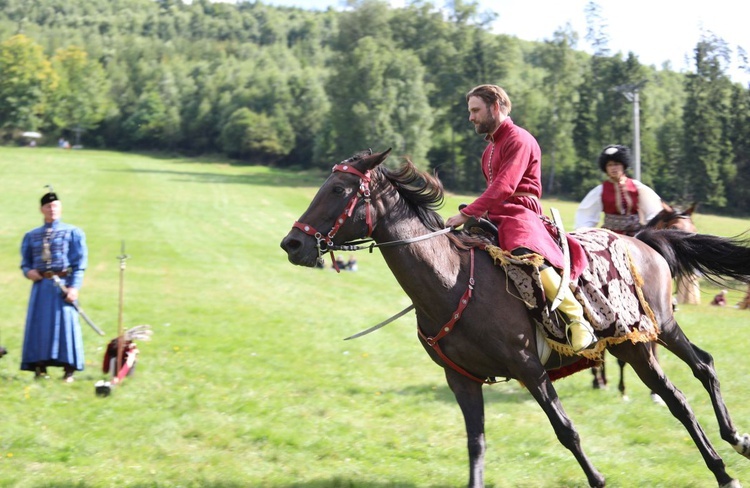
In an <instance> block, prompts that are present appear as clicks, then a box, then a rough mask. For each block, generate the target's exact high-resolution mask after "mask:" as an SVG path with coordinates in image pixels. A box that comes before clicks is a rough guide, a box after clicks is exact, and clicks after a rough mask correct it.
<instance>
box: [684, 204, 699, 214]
mask: <svg viewBox="0 0 750 488" xmlns="http://www.w3.org/2000/svg"><path fill="white" fill-rule="evenodd" d="M696 210H698V202H693V204H692V205H690V207H688V209H687V210H685V211H684V212H682V213H683V214H685V215H693V212H695V211H696Z"/></svg>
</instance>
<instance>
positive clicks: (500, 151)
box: [446, 85, 596, 351]
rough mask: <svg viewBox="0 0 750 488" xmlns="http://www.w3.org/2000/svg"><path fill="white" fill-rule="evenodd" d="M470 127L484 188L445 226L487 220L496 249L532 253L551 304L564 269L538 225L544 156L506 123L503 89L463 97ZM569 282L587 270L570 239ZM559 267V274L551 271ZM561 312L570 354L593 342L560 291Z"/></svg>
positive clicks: (576, 306)
mask: <svg viewBox="0 0 750 488" xmlns="http://www.w3.org/2000/svg"><path fill="white" fill-rule="evenodd" d="M466 102H467V105H468V109H469V122H471V123H472V124H474V129H475V130H476V132H477V134H484V136H485V137H484V138H485V140H486V141H487V143H488V144H487V147H486V148H485V150H484V153H483V154H482V159H481V161H480V164H481V168H482V172H483V174H484V177H485V179H486V180H487V189H486V190H485V191H484V192H483V193H482V194H481V195H480V196H479V197H478V198H477V199H476V200H475V201H474V202H473V203H472V204H471V205H468V206H466V207H465V208H463V209H462V210H461V211H460V213H458V214H456V215H454V216H452V217H450V218H449V219H448V220H447V221H446V225H447V226H449V227H458V226H460V225H463V224H464V223H465V222H466V221H467V220H468V219H469V217H474V218H480V217H487V218H489V220H490V221H492V222H493V223H494V224H495V225H497V227H498V244H499V245H500V247H501V248H502V249H505V250H507V251H510V252H511V253H512V254H514V255H517V256H521V255H525V254H530V253H535V254H538V255H541V256H542V257H544V258H545V264H544V265H542V267H541V268H540V277H541V281H542V287H543V288H544V293H545V295H546V296H547V297H548V298H549V299H552V298H553V297H555V296H556V295H557V293H558V289H559V288H560V283H561V282H562V279H561V277H560V274H559V272H558V271H557V270H562V269H564V268H565V263H564V259H563V253H562V251H561V249H560V246H559V245H558V244H557V242H555V240H554V239H553V237H552V236H551V234H550V231H549V229H548V228H547V225H546V224H545V222H544V221H543V220H542V217H543V212H542V206H541V203H540V198H541V196H542V170H541V166H542V151H541V149H540V148H539V144H538V143H537V141H536V139H534V137H533V136H532V135H531V134H530V133H529V132H528V131H526V130H525V129H522V128H521V127H518V126H517V125H515V124H514V123H513V121H512V120H511V119H510V117H509V115H510V109H511V102H510V98H508V95H507V94H506V93H505V90H503V89H502V88H500V87H499V86H496V85H480V86H477V87H476V88H473V89H472V90H471V91H470V92H469V93H468V94H467V95H466ZM567 240H568V245H569V248H570V256H571V267H570V268H571V269H570V278H571V280H572V281H573V282H575V280H576V279H577V278H578V276H579V275H580V274H581V272H582V271H583V269H584V268H585V266H586V256H585V254H584V252H583V248H582V247H581V245H580V244H579V243H578V242H577V241H575V240H574V239H572V238H571V237H569V236H568V238H567ZM555 268H557V270H556V269H555ZM561 292H562V293H563V295H562V297H563V302H562V303H561V304H560V306H559V308H560V311H561V312H563V313H564V314H565V315H567V317H568V319H569V322H570V323H569V325H568V331H567V333H568V341H569V342H570V345H571V347H572V348H573V350H574V351H580V350H583V349H585V348H587V347H589V346H590V345H591V344H593V343H594V342H596V337H595V336H594V330H593V328H592V327H591V324H589V323H588V321H587V320H586V318H585V317H584V314H583V307H582V306H581V304H580V303H578V300H576V298H575V296H574V295H573V291H572V290H571V289H570V288H566V289H564V290H561Z"/></svg>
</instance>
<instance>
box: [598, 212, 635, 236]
mask: <svg viewBox="0 0 750 488" xmlns="http://www.w3.org/2000/svg"><path fill="white" fill-rule="evenodd" d="M640 224H641V221H640V218H639V217H638V215H637V214H633V215H617V214H604V224H603V225H602V227H604V228H605V229H610V230H613V231H615V232H617V231H631V230H634V229H637V228H638V227H640Z"/></svg>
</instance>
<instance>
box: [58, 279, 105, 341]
mask: <svg viewBox="0 0 750 488" xmlns="http://www.w3.org/2000/svg"><path fill="white" fill-rule="evenodd" d="M52 281H54V282H55V286H57V287H58V288H59V289H60V293H62V295H63V297H65V296H66V295H67V294H68V288H67V287H66V286H65V285H64V284H63V282H62V281H61V280H60V278H59V277H58V276H57V275H53V276H52ZM68 303H70V304H71V305H73V308H75V309H76V312H78V314H79V315H80V316H81V317H83V320H85V321H86V323H87V324H89V325H90V326H91V328H92V329H94V331H95V332H96V333H97V334H99V335H100V336H103V335H104V331H103V330H102V329H100V328H99V327H97V326H96V324H94V322H93V321H92V320H91V319H90V318H89V316H88V315H86V312H84V311H83V309H82V308H81V306H80V305H78V301H75V302H68Z"/></svg>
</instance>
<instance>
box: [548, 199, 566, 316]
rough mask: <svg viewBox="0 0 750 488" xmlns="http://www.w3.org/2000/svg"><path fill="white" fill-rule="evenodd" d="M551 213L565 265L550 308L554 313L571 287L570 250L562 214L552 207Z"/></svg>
mask: <svg viewBox="0 0 750 488" xmlns="http://www.w3.org/2000/svg"><path fill="white" fill-rule="evenodd" d="M550 213H552V221H553V222H554V223H555V227H557V234H558V236H559V237H560V246H562V251H563V265H564V266H565V267H564V268H563V272H562V281H560V288H558V289H557V293H556V294H555V298H554V300H552V305H550V307H549V310H550V312H552V311H554V310H555V309H556V308H557V307H559V306H560V304H561V303H562V301H563V293H564V292H565V289H566V288H568V287H569V286H570V248H569V247H568V238H567V237H566V236H565V229H563V223H562V217H560V212H558V211H557V209H556V208H554V207H552V208H550Z"/></svg>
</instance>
